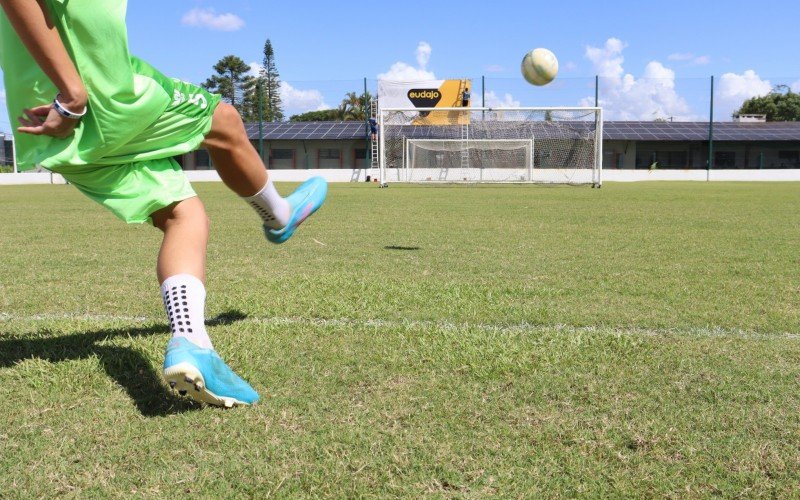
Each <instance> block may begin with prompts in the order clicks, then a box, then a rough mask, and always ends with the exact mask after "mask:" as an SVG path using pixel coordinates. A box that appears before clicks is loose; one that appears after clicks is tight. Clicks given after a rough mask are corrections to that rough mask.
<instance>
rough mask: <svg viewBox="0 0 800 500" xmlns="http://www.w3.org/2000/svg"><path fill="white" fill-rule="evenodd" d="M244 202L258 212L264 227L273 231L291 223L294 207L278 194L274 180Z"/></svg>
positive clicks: (268, 181)
mask: <svg viewBox="0 0 800 500" xmlns="http://www.w3.org/2000/svg"><path fill="white" fill-rule="evenodd" d="M244 201H246V202H247V203H249V204H250V206H251V207H253V208H254V209H255V211H256V212H258V215H260V216H261V220H263V221H264V225H265V226H267V227H269V228H272V229H280V228H282V227H285V226H286V224H288V223H289V218H290V217H291V216H292V207H291V206H290V205H289V202H288V201H286V200H285V199H284V198H282V197H281V195H280V194H278V191H277V190H276V189H275V185H274V184H272V179H267V184H266V185H265V186H264V187H263V188H262V189H261V191H259V192H258V193H256V194H255V195H253V196H250V197H248V198H244Z"/></svg>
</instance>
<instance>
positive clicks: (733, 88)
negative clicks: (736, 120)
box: [714, 69, 772, 120]
mask: <svg viewBox="0 0 800 500" xmlns="http://www.w3.org/2000/svg"><path fill="white" fill-rule="evenodd" d="M770 91H772V83H770V81H769V80H762V79H761V77H760V76H758V75H757V74H756V72H755V71H753V70H752V69H748V70H747V71H745V72H744V73H742V74H741V75H737V74H736V73H725V74H724V75H722V76H721V77H720V79H719V86H718V88H717V90H716V92H715V93H716V96H717V97H716V99H715V103H714V105H715V107H716V110H715V112H714V119H715V120H724V119H727V118H729V117H730V116H731V115H732V114H733V112H734V111H736V110H737V109H738V108H739V107H740V106H741V105H742V103H744V101H746V100H747V99H750V98H751V97H756V96H762V95H767V94H769V93H770Z"/></svg>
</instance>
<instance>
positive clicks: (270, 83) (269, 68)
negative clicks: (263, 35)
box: [254, 38, 284, 122]
mask: <svg viewBox="0 0 800 500" xmlns="http://www.w3.org/2000/svg"><path fill="white" fill-rule="evenodd" d="M263 64H264V67H263V68H261V72H260V74H259V75H258V80H259V83H260V86H259V91H260V93H261V105H262V106H263V117H264V121H268V122H279V121H283V119H284V115H283V103H282V102H281V76H280V74H279V73H278V67H277V65H276V64H275V50H274V49H273V48H272V42H271V41H270V39H269V38H267V41H266V42H265V43H264V60H263ZM254 98H255V100H256V102H255V105H256V106H258V91H257V92H256V93H255V94H254ZM256 109H257V108H256Z"/></svg>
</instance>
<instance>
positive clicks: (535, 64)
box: [522, 49, 558, 85]
mask: <svg viewBox="0 0 800 500" xmlns="http://www.w3.org/2000/svg"><path fill="white" fill-rule="evenodd" d="M557 74H558V59H556V55H555V54H553V53H552V52H550V51H549V50H547V49H533V50H532V51H530V52H528V53H527V54H525V57H523V58H522V76H524V77H525V79H526V80H527V81H528V83H531V84H533V85H547V84H548V83H550V82H552V81H553V78H555V77H556V75H557Z"/></svg>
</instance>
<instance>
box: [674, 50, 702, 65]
mask: <svg viewBox="0 0 800 500" xmlns="http://www.w3.org/2000/svg"><path fill="white" fill-rule="evenodd" d="M667 59H668V60H670V61H679V62H691V63H692V64H695V65H697V66H705V65H707V64H710V63H711V57H709V56H695V55H694V54H693V53H691V52H678V53H675V54H670V55H668V56H667Z"/></svg>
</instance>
